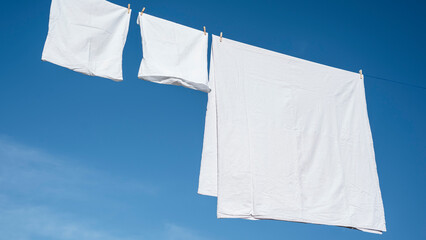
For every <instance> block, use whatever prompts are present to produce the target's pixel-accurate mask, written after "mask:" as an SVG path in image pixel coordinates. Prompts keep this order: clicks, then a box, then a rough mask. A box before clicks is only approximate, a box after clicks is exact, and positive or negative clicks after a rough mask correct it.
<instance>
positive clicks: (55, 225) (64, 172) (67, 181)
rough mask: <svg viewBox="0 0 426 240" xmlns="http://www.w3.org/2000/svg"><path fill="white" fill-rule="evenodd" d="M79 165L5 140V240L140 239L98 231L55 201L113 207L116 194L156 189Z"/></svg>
mask: <svg viewBox="0 0 426 240" xmlns="http://www.w3.org/2000/svg"><path fill="white" fill-rule="evenodd" d="M75 162H76V161H72V160H69V159H63V158H61V157H57V156H54V155H51V154H49V153H47V152H45V151H42V150H39V149H35V148H31V147H28V146H24V145H20V144H17V143H16V142H13V141H10V140H8V139H7V138H4V137H0V240H10V239H14V240H33V239H43V240H46V239H55V240H71V239H72V240H75V239H84V240H98V239H102V240H119V239H120V240H128V239H129V240H133V239H140V238H129V237H128V236H122V235H121V236H119V237H117V236H116V235H115V234H112V233H110V232H109V231H105V230H98V228H97V227H96V226H95V225H96V224H93V223H92V222H91V221H90V220H88V219H87V218H85V217H84V216H80V215H78V214H74V213H72V212H71V213H70V212H68V211H67V209H65V210H64V209H63V208H61V206H58V204H55V203H57V202H60V203H62V204H63V202H64V201H65V202H69V203H73V204H75V203H76V202H90V200H95V201H92V202H99V201H97V200H99V199H102V202H106V204H108V206H109V207H112V205H114V200H113V199H112V198H111V197H110V196H108V194H109V193H111V192H117V191H118V192H119V193H121V194H123V193H125V194H128V195H132V194H135V195H136V196H141V194H142V195H144V194H145V195H152V194H155V193H156V188H155V187H153V186H150V185H148V184H145V183H140V182H138V181H133V180H129V179H123V178H120V177H117V176H113V175H111V174H108V173H105V172H101V171H96V170H92V169H89V168H87V167H84V166H81V165H78V164H76V163H75ZM105 198H108V200H104V199H105ZM116 204H117V205H120V202H119V201H118V200H117V202H116ZM59 205H60V204H59Z"/></svg>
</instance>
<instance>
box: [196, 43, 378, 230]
mask: <svg viewBox="0 0 426 240" xmlns="http://www.w3.org/2000/svg"><path fill="white" fill-rule="evenodd" d="M210 65H211V74H210V82H209V85H210V87H211V89H212V91H211V92H210V93H209V96H208V97H209V99H208V105H207V115H206V126H205V135H204V146H203V156H202V163H201V171H200V182H199V191H198V192H199V193H200V194H205V195H211V196H217V197H218V209H217V215H218V217H219V218H245V219H275V220H286V221H295V222H305V223H315V224H325V225H335V226H344V227H350V228H356V229H359V230H362V231H367V232H374V233H381V232H383V231H386V224H385V217H384V209H383V203H382V197H381V193H380V187H379V180H378V175H377V170H376V162H375V157H374V148H373V140H372V136H371V131H370V125H369V120H368V115H367V105H366V99H365V93H364V81H363V79H360V75H359V74H357V73H353V72H348V71H344V70H340V69H336V68H332V67H328V66H324V65H321V64H317V63H313V62H309V61H306V60H302V59H298V58H294V57H290V56H287V55H284V54H279V53H276V52H272V51H268V50H265V49H261V48H257V47H254V46H250V45H246V44H243V43H239V42H236V41H232V40H229V39H225V38H223V40H222V42H220V41H219V38H218V37H217V36H213V43H212V60H211V64H210Z"/></svg>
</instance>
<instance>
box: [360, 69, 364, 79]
mask: <svg viewBox="0 0 426 240" xmlns="http://www.w3.org/2000/svg"><path fill="white" fill-rule="evenodd" d="M359 78H360V79H364V75H363V74H362V69H361V70H359Z"/></svg>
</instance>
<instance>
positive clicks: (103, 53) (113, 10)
mask: <svg viewBox="0 0 426 240" xmlns="http://www.w3.org/2000/svg"><path fill="white" fill-rule="evenodd" d="M129 20H130V14H129V13H128V9H127V8H125V7H121V6H118V5H115V4H113V3H111V2H108V1H104V0H52V4H51V8H50V18H49V33H48V35H47V39H46V43H45V45H44V49H43V54H42V60H43V61H48V62H51V63H54V64H57V65H59V66H62V67H66V68H69V69H71V70H74V71H76V72H80V73H84V74H87V75H90V76H99V77H104V78H109V79H112V80H114V81H122V80H123V73H122V55H123V48H124V45H125V43H126V38H127V32H128V29H129Z"/></svg>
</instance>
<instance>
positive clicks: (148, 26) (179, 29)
mask: <svg viewBox="0 0 426 240" xmlns="http://www.w3.org/2000/svg"><path fill="white" fill-rule="evenodd" d="M138 24H139V25H140V28H141V35H142V48H143V59H142V62H141V65H140V69H139V74H138V76H139V78H141V79H144V80H147V81H152V82H156V83H162V84H171V85H178V86H184V87H187V88H191V89H195V90H200V91H203V92H209V91H210V89H209V87H208V83H207V82H208V80H207V79H208V76H207V43H208V34H207V33H206V34H204V32H203V31H199V30H196V29H193V28H189V27H186V26H183V25H180V24H177V23H174V22H170V21H167V20H164V19H161V18H157V17H154V16H151V15H148V14H146V13H144V14H142V15H140V14H139V17H138Z"/></svg>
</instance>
